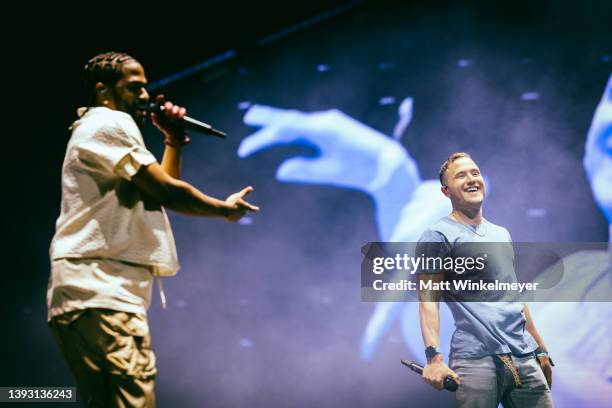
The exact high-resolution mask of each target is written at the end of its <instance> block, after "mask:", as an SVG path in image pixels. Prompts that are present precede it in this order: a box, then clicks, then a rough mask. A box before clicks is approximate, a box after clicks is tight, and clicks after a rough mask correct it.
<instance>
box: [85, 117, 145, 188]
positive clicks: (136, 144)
mask: <svg viewBox="0 0 612 408" xmlns="http://www.w3.org/2000/svg"><path fill="white" fill-rule="evenodd" d="M134 126H135V125H134ZM132 133H133V130H132V129H130V128H129V127H126V126H123V127H122V126H113V125H109V126H103V127H100V128H98V129H96V130H95V131H94V132H93V133H92V136H91V137H89V138H87V140H85V141H83V142H81V143H79V145H78V146H76V148H77V150H78V155H79V159H80V160H81V161H82V162H84V163H87V164H88V165H89V166H90V167H93V168H95V169H96V170H97V171H100V172H106V173H113V174H116V175H118V176H120V177H123V178H125V179H127V180H131V179H132V177H133V176H134V175H135V174H136V173H137V172H138V170H139V169H140V167H141V166H148V165H149V164H151V163H154V162H156V161H157V159H156V158H155V156H153V154H152V153H151V152H150V151H148V150H147V149H146V147H145V146H144V145H143V144H142V142H141V141H140V140H139V138H138V137H137V136H136V135H134V134H132Z"/></svg>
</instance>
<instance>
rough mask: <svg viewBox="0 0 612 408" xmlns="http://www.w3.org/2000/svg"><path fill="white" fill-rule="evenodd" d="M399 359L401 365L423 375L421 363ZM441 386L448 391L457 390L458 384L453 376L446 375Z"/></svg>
mask: <svg viewBox="0 0 612 408" xmlns="http://www.w3.org/2000/svg"><path fill="white" fill-rule="evenodd" d="M400 361H401V363H402V364H403V365H405V366H406V367H408V368H409V369H411V370H412V371H414V372H415V373H417V374H420V375H423V366H422V365H420V364H417V363H414V362H412V361H406V360H400ZM443 387H444V389H445V390H448V391H450V392H455V391H457V388H459V384H457V381H455V380H454V379H453V377H451V376H450V375H448V376H446V378H445V379H444V383H443Z"/></svg>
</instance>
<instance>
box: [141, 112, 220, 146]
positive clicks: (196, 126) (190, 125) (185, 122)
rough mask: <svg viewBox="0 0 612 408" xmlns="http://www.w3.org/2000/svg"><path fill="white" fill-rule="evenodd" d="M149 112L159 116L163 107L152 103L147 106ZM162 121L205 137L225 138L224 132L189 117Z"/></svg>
mask: <svg viewBox="0 0 612 408" xmlns="http://www.w3.org/2000/svg"><path fill="white" fill-rule="evenodd" d="M149 111H150V112H156V113H158V114H160V115H161V114H162V113H163V111H164V106H163V105H161V106H160V105H157V104H155V103H152V104H151V105H150V106H149ZM162 120H167V121H171V122H174V123H176V124H178V125H180V126H183V127H184V128H185V129H189V130H193V131H194V132H199V133H203V134H205V135H212V136H216V137H220V138H222V139H225V136H226V134H225V132H222V131H220V130H219V129H215V128H213V127H212V126H211V125H209V124H208V123H204V122H201V121H199V120H197V119H194V118H190V117H189V116H183V119H180V120H175V121H173V120H171V119H168V118H166V117H163V118H162Z"/></svg>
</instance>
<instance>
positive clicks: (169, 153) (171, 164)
mask: <svg viewBox="0 0 612 408" xmlns="http://www.w3.org/2000/svg"><path fill="white" fill-rule="evenodd" d="M160 164H161V167H162V169H163V170H164V171H165V172H166V173H167V174H168V175H169V176H170V177H174V178H175V179H180V178H181V147H173V146H169V145H166V148H165V149H164V156H163V157H162V161H161V163H160Z"/></svg>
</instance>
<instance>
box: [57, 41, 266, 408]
mask: <svg viewBox="0 0 612 408" xmlns="http://www.w3.org/2000/svg"><path fill="white" fill-rule="evenodd" d="M84 83H85V87H86V91H87V92H88V95H89V100H88V103H87V106H86V107H83V108H79V110H78V115H79V119H78V120H76V121H75V122H74V123H73V125H72V127H71V130H72V135H71V138H70V141H69V143H68V147H67V150H66V156H65V158H64V164H63V167H62V203H61V213H60V216H59V218H58V220H57V223H56V231H55V235H54V237H53V240H52V242H51V247H50V257H51V276H50V278H49V287H48V291H47V305H48V320H49V325H50V327H51V330H52V333H53V336H54V338H55V340H56V342H57V344H58V346H59V348H60V350H61V352H62V354H63V355H64V358H65V359H66V361H67V363H68V365H69V367H70V369H71V371H72V373H73V374H74V375H75V377H76V381H77V385H78V389H79V392H80V395H81V398H82V399H83V401H84V404H85V405H86V406H87V407H110V406H117V407H127V406H129V407H153V406H155V396H154V385H155V374H156V368H155V356H154V354H153V351H152V350H151V341H150V334H149V328H148V323H147V319H146V310H147V308H148V306H149V304H150V301H151V293H152V286H153V277H157V279H159V276H164V275H165V276H170V275H174V274H175V273H176V272H177V270H178V269H179V264H178V260H177V255H176V248H175V244H174V238H173V236H172V230H171V229H170V224H169V221H168V218H167V216H166V213H165V210H164V208H170V209H172V210H174V211H177V212H179V213H182V214H188V215H195V216H218V217H224V218H225V219H226V220H228V221H237V220H239V219H240V218H241V217H242V216H244V215H245V213H246V212H247V211H258V210H259V208H258V207H256V206H254V205H252V204H250V203H248V202H247V201H245V200H244V196H246V195H247V194H249V193H250V192H251V191H252V190H253V189H252V188H251V187H246V188H244V189H243V190H241V191H240V192H237V193H235V194H232V195H230V196H229V197H228V198H227V199H225V200H219V199H216V198H213V197H209V196H207V195H205V194H203V193H202V192H200V191H199V190H198V189H196V188H195V187H193V186H192V185H190V184H188V183H186V182H184V181H181V180H180V163H181V149H182V148H183V147H184V146H185V145H186V144H187V143H189V138H188V137H187V135H186V133H185V130H184V129H183V128H182V127H180V126H178V125H176V123H177V122H176V121H177V120H178V119H180V118H182V117H183V116H184V115H185V112H186V111H185V108H182V107H179V106H176V105H174V104H172V103H171V102H169V101H164V99H163V97H158V101H157V102H158V103H160V104H163V105H164V111H163V112H164V113H163V115H162V114H160V115H155V113H152V114H151V118H152V121H153V124H154V125H155V126H156V127H157V128H158V129H159V130H160V131H161V132H162V134H163V135H164V143H165V145H166V147H165V150H164V154H163V158H162V161H161V163H158V162H157V160H156V159H155V157H154V156H153V155H152V154H151V153H150V152H149V151H148V150H147V148H146V146H145V144H144V142H143V138H142V135H141V133H140V130H139V126H140V125H142V124H143V123H144V122H145V121H146V118H147V105H148V103H149V94H148V93H147V91H146V85H147V79H146V77H145V73H144V69H143V67H142V65H141V64H140V63H138V61H136V60H135V59H134V58H132V57H131V56H129V55H127V54H123V53H116V52H109V53H104V54H100V55H97V56H95V57H94V58H92V59H91V60H90V61H89V62H88V63H87V64H86V65H85V67H84ZM158 286H159V285H158ZM160 295H161V297H162V304H163V303H164V296H163V292H162V291H161V287H160Z"/></svg>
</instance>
